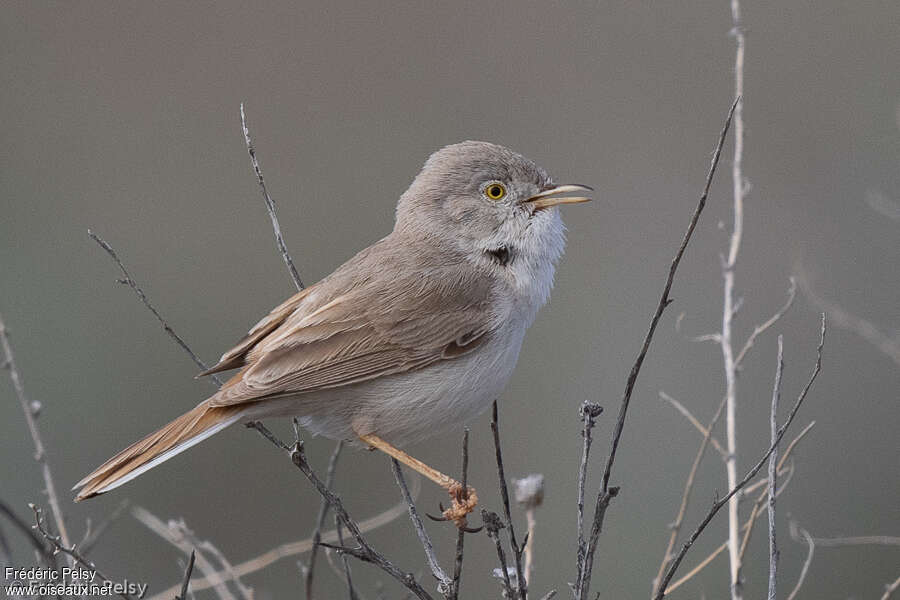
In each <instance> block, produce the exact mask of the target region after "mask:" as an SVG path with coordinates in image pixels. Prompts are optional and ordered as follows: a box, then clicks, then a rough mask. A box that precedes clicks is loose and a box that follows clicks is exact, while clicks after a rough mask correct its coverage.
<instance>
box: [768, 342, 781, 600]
mask: <svg viewBox="0 0 900 600" xmlns="http://www.w3.org/2000/svg"><path fill="white" fill-rule="evenodd" d="M783 373H784V338H783V337H782V336H780V335H779V336H778V363H777V366H776V368H775V385H774V387H773V389H772V409H771V410H770V411H769V430H770V438H769V440H770V444H771V445H772V446H773V448H772V453H771V454H770V455H769V485H768V495H769V508H768V514H769V596H768V600H775V598H776V595H777V594H776V582H777V579H778V543H777V541H776V537H775V496H776V494H775V488H776V485H777V479H778V467H777V464H778V446H777V444H778V442H777V440H776V439H775V438H776V436H777V435H778V401H779V400H780V399H781V376H782V374H783Z"/></svg>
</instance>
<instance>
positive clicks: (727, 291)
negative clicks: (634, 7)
mask: <svg viewBox="0 0 900 600" xmlns="http://www.w3.org/2000/svg"><path fill="white" fill-rule="evenodd" d="M731 21H732V29H731V33H732V35H733V36H734V39H735V45H736V48H735V56H734V95H735V96H736V97H737V98H738V102H737V106H736V110H735V112H734V160H733V162H732V166H731V179H732V191H733V199H734V225H733V228H732V231H731V239H730V241H729V245H728V256H727V258H725V259H724V260H723V261H722V277H723V278H724V280H725V281H724V288H723V297H724V300H723V303H722V331H721V335H720V337H719V341H720V346H721V348H722V359H723V362H724V367H725V396H726V397H727V401H726V403H725V443H726V446H727V448H728V454H727V455H728V458H727V460H726V461H725V471H726V474H727V478H728V489H735V487H736V486H737V481H738V479H737V477H738V475H737V422H736V418H737V417H736V409H737V366H736V361H735V358H734V348H733V346H732V341H731V339H732V338H731V324H732V321H733V319H734V315H735V313H736V312H737V308H736V305H735V300H734V271H735V263H736V262H737V257H738V252H739V251H740V247H741V236H742V234H743V229H744V195H745V194H746V192H747V187H746V182H745V181H744V174H743V158H744V101H743V96H744V42H745V40H744V26H743V23H742V22H741V4H740V0H731ZM738 516H739V515H738V498H737V497H736V496H733V497H732V500H731V502H730V503H729V505H728V555H729V558H730V565H731V570H730V573H731V598H732V600H740V599H741V589H740V562H739V561H738V541H739V540H738V537H739V531H738Z"/></svg>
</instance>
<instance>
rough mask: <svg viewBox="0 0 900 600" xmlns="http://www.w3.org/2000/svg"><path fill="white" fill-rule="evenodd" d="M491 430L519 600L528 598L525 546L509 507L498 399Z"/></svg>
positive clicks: (495, 402) (495, 403) (493, 412)
mask: <svg viewBox="0 0 900 600" xmlns="http://www.w3.org/2000/svg"><path fill="white" fill-rule="evenodd" d="M491 432H492V433H493V434H494V454H495V456H496V459H497V475H498V477H499V478H500V497H501V498H502V499H503V511H504V515H505V516H506V527H507V528H508V529H509V545H510V546H511V547H512V551H513V558H514V559H515V567H516V591H517V595H518V597H519V600H527V598H528V586H527V583H526V582H525V571H524V568H523V565H522V552H523V551H524V548H523V546H519V542H518V540H517V539H516V528H515V525H513V521H512V513H511V512H510V509H509V488H507V486H506V473H505V472H504V470H503V451H502V450H501V448H500V422H499V420H498V416H497V401H496V400H494V407H493V410H492V413H491Z"/></svg>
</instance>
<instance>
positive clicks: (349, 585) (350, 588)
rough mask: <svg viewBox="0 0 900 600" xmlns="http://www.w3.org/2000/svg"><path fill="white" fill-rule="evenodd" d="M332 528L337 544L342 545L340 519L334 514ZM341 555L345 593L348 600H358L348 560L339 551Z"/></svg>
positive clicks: (342, 532)
mask: <svg viewBox="0 0 900 600" xmlns="http://www.w3.org/2000/svg"><path fill="white" fill-rule="evenodd" d="M334 528H335V530H336V531H337V538H338V544H340V545H341V546H343V545H344V531H343V528H344V527H343V523H342V522H341V519H340V518H339V517H338V516H337V515H334ZM339 554H340V557H341V566H343V568H344V580H345V581H346V582H347V595H348V596H350V600H359V594H357V593H356V587H355V586H354V585H353V574H352V573H351V571H350V561H348V560H347V554H346V553H344V552H341V553H339Z"/></svg>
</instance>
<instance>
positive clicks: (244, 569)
mask: <svg viewBox="0 0 900 600" xmlns="http://www.w3.org/2000/svg"><path fill="white" fill-rule="evenodd" d="M420 490H421V483H420V481H419V480H418V479H415V480H413V484H412V490H411V494H412V497H413V498H414V499H415V498H416V497H418V495H419V491H420ZM407 510H408V508H407V504H406V502H403V501H401V502H399V503H397V504H395V505H393V506H392V507H390V508H389V509H387V510H385V511H383V512H380V513H378V514H377V515H375V516H373V517H369V518H368V519H365V520H364V521H360V523H359V529H360V531H361V532H363V533H367V532H369V531H372V530H373V529H376V528H378V527H382V526H384V525H387V524H388V523H391V522H393V521H395V520H396V519H397V518H398V517H400V516H402V515H403V514H405V513H406V512H407ZM321 541H323V542H330V543H333V542H337V541H338V538H337V530H336V529H329V530H328V531H326V532H324V533H323V534H322V538H321ZM312 547H313V540H312V538H311V537H309V538H305V539H302V540H299V541H296V542H288V543H286V544H281V545H280V546H276V547H275V548H272V549H271V550H267V551H266V552H264V553H262V554H260V555H259V556H256V557H254V558H251V559H250V560H246V561H244V562H242V563H239V564H237V565H235V566H234V574H236V575H238V576H240V577H245V576H247V575H250V574H252V573H256V572H258V571H261V570H262V569H265V568H266V567H268V566H270V565H272V564H274V563H276V562H278V561H279V560H281V559H283V558H290V557H292V556H297V555H298V554H303V553H304V552H309V551H311V549H312ZM229 577H230V575H229V574H228V573H224V572H221V571H220V572H218V573H214V574H213V575H210V576H207V577H202V578H200V579H194V580H193V581H192V582H191V589H193V590H195V591H198V592H199V591H201V590H205V589H209V588H211V587H214V586H215V585H217V584H218V583H220V582H227V581H230V579H229ZM179 585H180V584H179ZM179 585H173V586H172V587H169V588H167V589H165V590H163V591H161V592H159V593H158V594H155V595H153V596H152V597H150V598H149V599H148V600H170V599H171V598H172V596H173V594H177V593H178V589H179Z"/></svg>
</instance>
